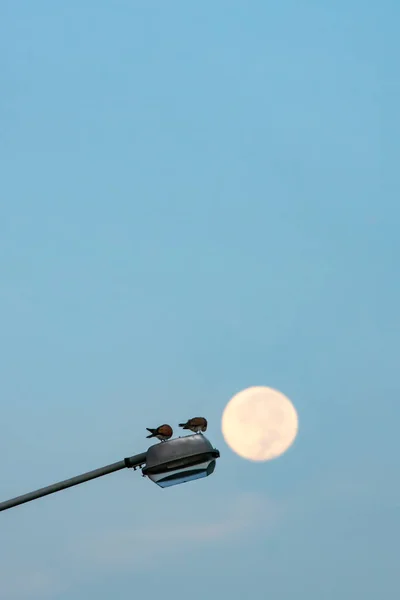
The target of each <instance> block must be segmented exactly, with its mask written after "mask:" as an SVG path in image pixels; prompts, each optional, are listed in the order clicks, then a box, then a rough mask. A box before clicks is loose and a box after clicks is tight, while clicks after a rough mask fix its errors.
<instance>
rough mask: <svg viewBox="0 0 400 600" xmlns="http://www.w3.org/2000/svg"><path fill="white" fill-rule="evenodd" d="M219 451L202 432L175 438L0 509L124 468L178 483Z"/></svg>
mask: <svg viewBox="0 0 400 600" xmlns="http://www.w3.org/2000/svg"><path fill="white" fill-rule="evenodd" d="M219 455H220V454H219V451H218V450H217V449H216V448H213V446H212V444H211V443H210V442H209V440H208V439H207V438H206V437H205V436H204V435H202V434H194V435H187V436H184V437H179V438H175V439H173V440H169V441H168V442H162V443H160V444H155V445H154V446H150V448H149V449H148V450H147V452H142V453H141V454H136V455H134V456H130V457H129V458H124V459H123V460H120V461H118V462H116V463H113V464H111V465H107V466H106V467H100V469H95V470H94V471H89V472H88V473H83V474H82V475H78V476H77V477H72V478H71V479H65V480H64V481H59V482H58V483H54V484H53V485H49V486H47V487H44V488H41V489H39V490H35V491H34V492H29V493H28V494H24V495H23V496H17V497H16V498H11V500H6V501H5V502H0V512H1V511H2V510H7V509H8V508H13V507H14V506H18V505H19V504H25V503H26V502H31V500H36V499H37V498H42V497H43V496H48V495H49V494H54V493H55V492H60V491H61V490H65V489H66V488H69V487H72V486H74V485H78V484H80V483H84V482H85V481H90V480H91V479H96V478H97V477H102V476H103V475H108V474H109V473H114V472H115V471H120V470H121V469H125V468H128V469H134V470H136V469H137V468H138V467H139V468H142V474H143V476H145V477H146V476H147V477H148V478H149V479H151V481H153V482H154V483H156V484H157V485H159V486H160V487H162V488H165V487H170V486H172V485H178V484H180V483H185V482H187V481H193V480H195V479H200V478H202V477H208V475H211V474H212V473H213V472H214V469H215V461H216V459H217V458H219Z"/></svg>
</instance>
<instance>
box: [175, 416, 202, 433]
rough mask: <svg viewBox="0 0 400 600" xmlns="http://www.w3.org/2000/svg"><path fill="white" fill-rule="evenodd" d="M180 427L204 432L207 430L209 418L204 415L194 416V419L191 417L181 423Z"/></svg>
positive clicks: (195, 431)
mask: <svg viewBox="0 0 400 600" xmlns="http://www.w3.org/2000/svg"><path fill="white" fill-rule="evenodd" d="M179 427H182V429H190V431H193V432H194V433H202V432H204V431H207V419H205V418H204V417H193V419H189V420H188V421H186V423H179Z"/></svg>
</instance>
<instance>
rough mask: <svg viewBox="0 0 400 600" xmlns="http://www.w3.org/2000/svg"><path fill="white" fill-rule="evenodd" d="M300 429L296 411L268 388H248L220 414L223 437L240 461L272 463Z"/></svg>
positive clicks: (278, 394) (287, 446)
mask: <svg viewBox="0 0 400 600" xmlns="http://www.w3.org/2000/svg"><path fill="white" fill-rule="evenodd" d="M298 428H299V420H298V416H297V412H296V409H295V408H294V406H293V404H292V403H291V402H290V400H289V399H288V398H286V396H284V395H283V394H282V393H281V392H278V391H277V390H274V389H272V388H269V387H263V386H258V387H250V388H247V389H246V390H243V391H241V392H239V393H238V394H236V396H233V398H232V399H231V400H230V401H229V402H228V404H227V405H226V407H225V410H224V412H223V415H222V435H223V436H224V438H225V441H226V443H227V444H228V446H229V447H230V448H231V449H232V450H233V451H234V452H236V454H238V455H239V456H241V457H242V458H246V459H247V460H252V461H257V462H261V461H266V460H272V459H274V458H277V457H278V456H281V454H284V452H286V450H287V449H288V448H289V447H290V446H291V445H292V444H293V442H294V440H295V438H296V436H297V432H298Z"/></svg>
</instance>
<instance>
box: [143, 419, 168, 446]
mask: <svg viewBox="0 0 400 600" xmlns="http://www.w3.org/2000/svg"><path fill="white" fill-rule="evenodd" d="M146 429H147V431H150V435H146V437H147V438H153V437H156V438H157V439H159V440H160V441H161V442H166V441H167V440H169V438H170V437H172V434H173V431H172V427H171V426H170V425H167V424H166V423H164V425H160V426H159V427H157V428H156V429H151V428H150V427H146Z"/></svg>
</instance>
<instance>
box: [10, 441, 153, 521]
mask: <svg viewBox="0 0 400 600" xmlns="http://www.w3.org/2000/svg"><path fill="white" fill-rule="evenodd" d="M146 455H147V452H142V453H141V454H136V455H134V456H130V457H129V458H124V459H123V460H120V461H118V462H115V463H113V464H111V465H107V466H105V467H100V469H95V470H94V471H89V472H88V473H83V474H82V475H77V476H76V477H71V479H65V480H64V481H59V482H58V483H53V484H52V485H49V486H47V487H44V488H40V489H39V490H35V491H34V492H29V494H24V495H23V496H17V497H16V498H11V499H10V500H6V501H5V502H0V512H1V511H2V510H7V509H9V508H13V507H14V506H18V505H19V504H25V503H26V502H31V500H36V499H37V498H43V496H48V495H49V494H54V493H55V492H60V491H61V490H65V489H66V488H69V487H73V486H74V485H79V484H80V483H85V481H90V480H91V479H96V478H97V477H103V475H108V474H109V473H114V472H115V471H120V470H121V469H126V468H127V469H130V468H131V469H132V468H133V469H136V467H141V466H142V465H144V464H146Z"/></svg>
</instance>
